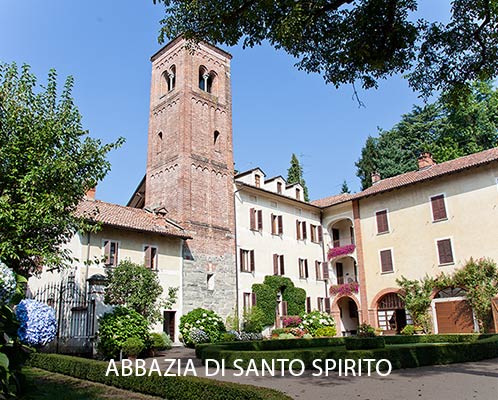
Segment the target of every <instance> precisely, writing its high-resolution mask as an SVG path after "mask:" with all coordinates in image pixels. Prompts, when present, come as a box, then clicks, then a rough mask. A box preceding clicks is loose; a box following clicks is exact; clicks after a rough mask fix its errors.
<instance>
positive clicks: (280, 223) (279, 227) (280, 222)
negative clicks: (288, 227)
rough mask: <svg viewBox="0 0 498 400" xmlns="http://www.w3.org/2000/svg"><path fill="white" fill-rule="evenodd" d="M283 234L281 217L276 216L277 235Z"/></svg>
mask: <svg viewBox="0 0 498 400" xmlns="http://www.w3.org/2000/svg"><path fill="white" fill-rule="evenodd" d="M283 233H284V221H283V217H282V216H281V215H279V216H278V234H279V235H283Z"/></svg>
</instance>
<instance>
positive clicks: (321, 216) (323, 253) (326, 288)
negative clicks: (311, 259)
mask: <svg viewBox="0 0 498 400" xmlns="http://www.w3.org/2000/svg"><path fill="white" fill-rule="evenodd" d="M320 226H321V227H322V231H323V210H322V209H320ZM322 257H323V263H326V262H327V258H326V253H325V235H324V234H323V232H322ZM327 269H328V265H327ZM329 275H330V274H329ZM329 279H330V276H329ZM323 284H324V288H325V297H329V295H328V285H327V281H326V280H325V279H324V280H323Z"/></svg>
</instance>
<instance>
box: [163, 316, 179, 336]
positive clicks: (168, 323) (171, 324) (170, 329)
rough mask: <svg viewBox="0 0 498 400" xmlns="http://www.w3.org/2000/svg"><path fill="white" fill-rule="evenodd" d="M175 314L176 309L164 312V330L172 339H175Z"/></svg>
mask: <svg viewBox="0 0 498 400" xmlns="http://www.w3.org/2000/svg"><path fill="white" fill-rule="evenodd" d="M175 314H176V311H165V312H164V323H163V332H165V333H167V334H168V335H169V337H170V338H171V340H173V341H174V340H175Z"/></svg>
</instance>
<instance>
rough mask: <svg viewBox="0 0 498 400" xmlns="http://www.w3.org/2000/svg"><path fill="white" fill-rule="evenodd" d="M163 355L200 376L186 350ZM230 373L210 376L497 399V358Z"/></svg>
mask: <svg viewBox="0 0 498 400" xmlns="http://www.w3.org/2000/svg"><path fill="white" fill-rule="evenodd" d="M165 358H168V359H180V360H182V368H184V366H185V365H186V362H187V360H188V359H192V360H193V362H194V365H195V367H196V371H197V373H198V376H204V373H205V368H204V367H203V366H202V364H201V362H200V361H199V360H197V359H196V358H195V353H194V351H193V350H191V349H185V348H181V347H178V348H173V349H171V350H169V351H167V352H165V353H164V355H163V356H162V357H159V358H158V361H159V363H160V365H161V367H162V368H163V367H164V365H165V362H164V359H165ZM148 361H149V362H150V360H148ZM234 372H236V371H234V370H230V369H227V370H226V376H225V377H222V376H220V375H217V376H216V377H213V378H212V379H217V380H223V381H230V382H236V383H245V384H250V385H256V386H265V387H269V388H273V389H277V390H280V391H282V392H285V393H287V394H288V395H290V396H291V397H293V398H295V399H313V400H315V399H317V400H318V399H327V400H330V399H333V400H342V399H344V400H346V399H348V400H353V399H358V400H391V399H392V400H412V399H413V400H415V399H417V400H419V399H424V400H425V399H427V400H433V399H437V400H467V399H468V400H471V399H477V400H497V399H498V359H491V360H485V361H480V362H473V363H463V364H450V365H435V366H430V367H421V368H412V369H403V370H394V371H393V372H392V373H391V374H390V375H389V376H386V377H380V376H377V375H373V376H370V377H367V376H362V377H353V376H348V377H339V376H338V374H337V373H335V372H333V374H331V375H329V376H328V377H325V376H322V377H314V376H311V371H310V372H308V371H306V372H305V373H304V374H303V375H302V376H300V377H292V376H284V377H280V376H278V377H268V376H266V377H262V376H259V377H258V376H243V377H234V376H233V373H234Z"/></svg>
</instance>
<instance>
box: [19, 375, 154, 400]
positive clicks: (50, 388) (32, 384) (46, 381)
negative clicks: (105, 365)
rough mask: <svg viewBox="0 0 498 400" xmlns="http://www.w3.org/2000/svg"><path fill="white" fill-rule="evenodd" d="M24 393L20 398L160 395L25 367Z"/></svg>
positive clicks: (111, 399)
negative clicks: (127, 389) (136, 391)
mask: <svg viewBox="0 0 498 400" xmlns="http://www.w3.org/2000/svg"><path fill="white" fill-rule="evenodd" d="M23 372H24V374H25V375H26V382H27V384H26V387H25V393H24V394H23V396H21V397H20V400H96V399H99V400H100V399H103V400H117V399H126V400H160V397H154V396H147V395H143V394H140V393H135V392H130V391H126V390H121V389H117V388H114V387H111V386H106V385H102V384H100V383H94V382H88V381H83V380H81V379H75V378H71V377H69V376H66V375H61V374H55V373H53V372H48V371H45V370H42V369H38V368H25V369H24V370H23Z"/></svg>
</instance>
